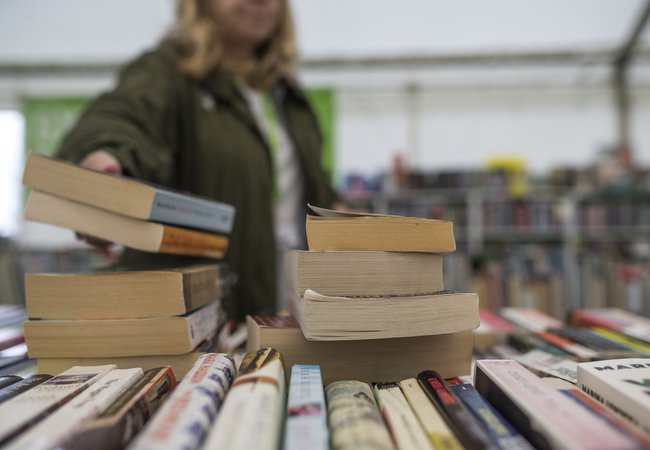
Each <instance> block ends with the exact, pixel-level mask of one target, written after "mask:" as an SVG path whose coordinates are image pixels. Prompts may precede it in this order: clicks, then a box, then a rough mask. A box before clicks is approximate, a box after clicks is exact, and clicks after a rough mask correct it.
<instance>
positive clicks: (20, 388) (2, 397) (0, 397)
mask: <svg viewBox="0 0 650 450" xmlns="http://www.w3.org/2000/svg"><path fill="white" fill-rule="evenodd" d="M18 378H20V377H18ZM50 378H52V375H47V374H36V375H32V376H31V377H27V378H25V379H23V380H21V381H18V382H17V383H14V384H12V385H10V386H7V387H5V388H3V389H2V390H0V403H2V402H5V401H7V400H9V399H12V398H14V397H15V396H16V395H18V394H22V393H23V392H25V391H28V390H29V389H31V388H33V387H34V386H38V385H39V384H41V383H43V382H45V381H47V380H49V379H50Z"/></svg>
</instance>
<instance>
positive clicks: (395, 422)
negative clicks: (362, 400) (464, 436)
mask: <svg viewBox="0 0 650 450" xmlns="http://www.w3.org/2000/svg"><path fill="white" fill-rule="evenodd" d="M373 391H374V392H375V399H376V400H377V404H378V405H379V411H380V412H381V415H382V417H383V418H384V422H385V423H386V425H387V428H388V431H389V432H390V434H391V436H392V438H393V442H394V443H395V446H396V447H397V448H408V449H413V450H433V449H434V447H433V446H432V445H431V441H429V439H428V438H427V435H426V434H425V432H424V430H423V429H422V427H421V426H420V423H419V422H418V419H417V417H415V414H414V413H413V410H412V409H411V407H410V405H409V403H408V401H407V400H406V397H404V394H403V393H402V391H401V389H400V387H399V385H398V384H397V383H393V382H391V383H376V384H375V385H374V387H373Z"/></svg>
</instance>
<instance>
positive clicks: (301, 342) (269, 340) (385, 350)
mask: <svg viewBox="0 0 650 450" xmlns="http://www.w3.org/2000/svg"><path fill="white" fill-rule="evenodd" d="M246 323H247V329H248V344H247V350H248V351H253V350H257V349H259V348H263V347H273V348H275V349H277V350H278V351H279V352H280V353H281V354H282V356H283V358H284V361H285V364H286V365H287V366H288V367H291V366H293V365H294V364H318V365H319V366H320V368H321V373H322V376H323V382H324V384H330V383H332V382H333V381H339V380H359V381H365V382H376V381H393V380H401V379H404V378H408V377H410V376H412V375H413V374H415V373H418V372H420V371H422V370H424V369H426V367H427V366H429V365H431V366H435V367H436V368H438V371H439V372H440V373H441V374H442V375H443V376H445V377H454V376H458V375H465V374H469V373H470V371H471V361H472V335H471V333H470V332H462V333H452V334H441V335H433V336H417V337H409V338H393V339H369V340H358V341H308V340H307V339H305V337H304V335H303V334H302V331H301V330H300V328H299V327H298V324H297V322H296V320H295V319H293V318H291V317H289V316H271V317H260V316H248V317H247V318H246ZM287 376H289V374H288V373H287Z"/></svg>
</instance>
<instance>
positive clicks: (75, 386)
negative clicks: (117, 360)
mask: <svg viewBox="0 0 650 450" xmlns="http://www.w3.org/2000/svg"><path fill="white" fill-rule="evenodd" d="M115 368H116V366H115V365H105V366H92V367H72V368H70V369H69V370H66V371H65V372H63V373H62V374H60V375H57V376H55V377H53V378H50V379H49V380H48V381H46V382H45V383H42V384H39V385H38V386H36V387H34V388H32V389H30V390H29V391H27V392H24V393H22V394H20V395H18V396H16V397H14V398H12V399H11V400H7V401H6V402H4V403H2V404H1V405H0V417H1V418H2V420H0V446H2V445H3V444H5V443H7V442H8V441H9V440H10V439H13V438H14V437H16V436H17V435H18V434H19V433H20V432H22V431H24V430H25V429H27V428H28V427H29V426H30V424H33V423H35V422H37V421H39V420H42V419H43V418H44V417H45V416H46V415H47V414H49V413H51V412H52V411H53V410H55V409H56V408H58V407H60V406H61V405H63V404H65V403H67V402H68V401H70V400H71V399H72V398H74V397H75V396H76V395H78V394H79V393H80V392H82V391H83V390H84V389H85V388H87V387H88V386H90V385H92V384H93V383H95V382H96V381H97V380H99V379H100V378H101V377H103V376H104V375H105V374H106V373H107V372H109V371H110V370H113V369H115Z"/></svg>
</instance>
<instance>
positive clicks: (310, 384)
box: [284, 364, 329, 450]
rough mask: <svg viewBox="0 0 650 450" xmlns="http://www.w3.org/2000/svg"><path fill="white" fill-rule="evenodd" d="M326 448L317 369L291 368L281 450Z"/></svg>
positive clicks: (320, 381) (320, 382) (323, 408)
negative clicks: (282, 447) (282, 448)
mask: <svg viewBox="0 0 650 450" xmlns="http://www.w3.org/2000/svg"><path fill="white" fill-rule="evenodd" d="M310 449H313V450H318V449H323V450H326V449H329V431H328V428H327V408H326V406H325V392H324V391H323V378H322V377H321V373H320V367H319V366H313V365H300V364H296V365H294V366H293V367H292V368H291V381H290V383H289V398H288V400H287V420H286V423H285V428H284V450H310Z"/></svg>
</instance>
